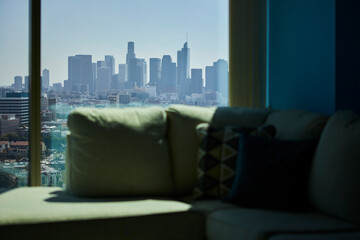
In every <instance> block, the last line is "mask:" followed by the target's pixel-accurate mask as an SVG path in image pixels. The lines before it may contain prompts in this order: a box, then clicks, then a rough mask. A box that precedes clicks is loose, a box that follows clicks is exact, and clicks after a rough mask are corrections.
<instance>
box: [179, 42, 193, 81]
mask: <svg viewBox="0 0 360 240" xmlns="http://www.w3.org/2000/svg"><path fill="white" fill-rule="evenodd" d="M177 64H178V66H177V84H179V85H181V84H182V82H183V81H185V79H187V78H190V48H188V43H187V42H185V43H184V47H183V48H182V49H181V50H179V51H177Z"/></svg>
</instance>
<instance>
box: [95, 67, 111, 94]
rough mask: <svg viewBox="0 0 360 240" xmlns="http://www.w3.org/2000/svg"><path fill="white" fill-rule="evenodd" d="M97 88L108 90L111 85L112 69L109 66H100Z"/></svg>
mask: <svg viewBox="0 0 360 240" xmlns="http://www.w3.org/2000/svg"><path fill="white" fill-rule="evenodd" d="M96 86H97V88H96V90H98V91H99V90H100V91H104V90H105V91H108V90H110V86H111V69H110V68H108V67H100V68H98V77H97V83H96Z"/></svg>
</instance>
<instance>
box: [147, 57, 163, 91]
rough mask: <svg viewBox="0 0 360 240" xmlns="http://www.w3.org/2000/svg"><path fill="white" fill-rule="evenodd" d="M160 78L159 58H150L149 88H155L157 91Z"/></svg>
mask: <svg viewBox="0 0 360 240" xmlns="http://www.w3.org/2000/svg"><path fill="white" fill-rule="evenodd" d="M160 78H161V59H160V58H150V81H149V85H150V86H157V91H158V90H159V86H158V84H159V83H160Z"/></svg>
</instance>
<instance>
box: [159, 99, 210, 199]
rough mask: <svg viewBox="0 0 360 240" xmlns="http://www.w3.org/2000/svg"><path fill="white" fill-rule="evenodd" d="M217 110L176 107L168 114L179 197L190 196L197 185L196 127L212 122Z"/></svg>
mask: <svg viewBox="0 0 360 240" xmlns="http://www.w3.org/2000/svg"><path fill="white" fill-rule="evenodd" d="M214 111H215V108H203V107H193V106H185V105H174V106H171V107H169V108H168V109H167V110H166V112H167V115H168V121H169V133H168V134H169V135H168V138H169V145H170V153H171V159H172V163H173V171H174V179H175V189H176V194H177V195H178V196H182V195H190V194H191V193H192V191H193V188H194V183H195V169H196V156H197V152H198V149H199V144H200V141H199V138H198V137H197V134H196V130H195V127H196V126H197V125H198V124H199V123H203V122H205V123H206V122H210V121H211V118H212V116H213V114H214Z"/></svg>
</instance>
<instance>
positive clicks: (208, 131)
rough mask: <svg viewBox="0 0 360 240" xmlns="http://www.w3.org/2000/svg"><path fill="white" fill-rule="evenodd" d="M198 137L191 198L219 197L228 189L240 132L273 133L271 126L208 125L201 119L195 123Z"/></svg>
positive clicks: (254, 133) (269, 134) (232, 178)
mask: <svg viewBox="0 0 360 240" xmlns="http://www.w3.org/2000/svg"><path fill="white" fill-rule="evenodd" d="M196 131H197V134H198V136H199V139H200V148H199V151H198V163H197V181H196V184H195V189H194V191H193V198H194V199H196V200H201V199H221V198H223V197H226V196H227V195H228V194H229V193H230V190H231V186H232V183H233V181H234V179H235V171H236V159H237V155H238V146H239V138H240V133H244V132H245V133H250V134H251V135H257V136H258V135H261V136H268V137H273V136H274V135H275V129H274V127H272V126H266V127H259V128H247V127H236V126H226V127H212V126H209V124H207V123H201V124H199V125H198V126H197V127H196Z"/></svg>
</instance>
